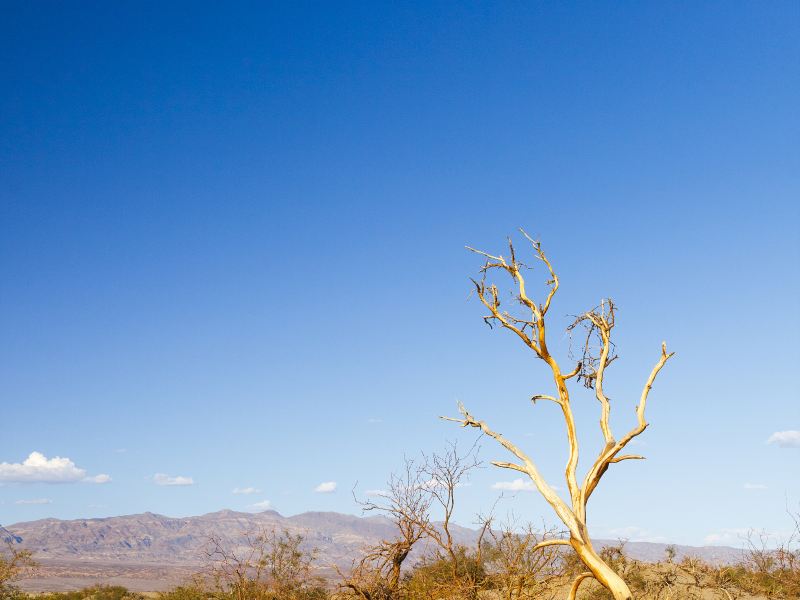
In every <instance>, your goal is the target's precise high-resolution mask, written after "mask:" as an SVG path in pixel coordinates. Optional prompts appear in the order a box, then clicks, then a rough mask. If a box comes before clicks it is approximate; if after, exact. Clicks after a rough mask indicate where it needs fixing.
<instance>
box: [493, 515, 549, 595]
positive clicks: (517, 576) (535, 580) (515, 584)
mask: <svg viewBox="0 0 800 600" xmlns="http://www.w3.org/2000/svg"><path fill="white" fill-rule="evenodd" d="M488 531H489V535H488V539H487V541H486V544H485V548H484V550H483V556H484V563H485V568H486V571H487V580H488V583H489V587H491V588H492V589H494V590H495V592H496V594H495V595H496V596H499V597H500V598H502V599H504V600H534V599H539V598H541V599H542V600H544V599H550V598H554V597H555V593H556V592H555V588H556V587H557V586H558V583H559V582H560V580H561V579H562V576H563V574H564V568H563V561H562V559H561V553H560V552H559V550H558V548H556V547H555V546H542V545H541V542H542V541H545V540H549V539H556V534H557V533H559V532H558V531H556V530H554V529H551V530H547V531H545V532H544V533H543V534H542V533H538V532H537V531H536V530H535V529H534V528H533V526H532V525H530V524H527V525H525V526H524V527H522V528H520V529H518V528H515V527H514V526H513V523H509V524H503V525H501V526H499V527H497V528H490V529H489V530H488Z"/></svg>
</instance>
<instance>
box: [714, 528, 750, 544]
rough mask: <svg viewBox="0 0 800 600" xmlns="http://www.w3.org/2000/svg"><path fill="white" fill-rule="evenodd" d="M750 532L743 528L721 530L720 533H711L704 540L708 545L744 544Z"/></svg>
mask: <svg viewBox="0 0 800 600" xmlns="http://www.w3.org/2000/svg"><path fill="white" fill-rule="evenodd" d="M749 532H750V530H749V529H742V528H732V529H720V530H719V531H715V532H713V533H709V534H708V535H707V536H706V537H704V538H703V541H704V542H705V543H706V544H712V545H715V544H735V543H742V541H743V540H744V539H745V538H746V537H747V534H748V533H749Z"/></svg>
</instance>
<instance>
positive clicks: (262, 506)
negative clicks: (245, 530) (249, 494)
mask: <svg viewBox="0 0 800 600" xmlns="http://www.w3.org/2000/svg"><path fill="white" fill-rule="evenodd" d="M250 508H252V509H255V510H269V509H270V508H272V502H270V501H269V500H262V501H261V502H254V503H253V504H251V505H250Z"/></svg>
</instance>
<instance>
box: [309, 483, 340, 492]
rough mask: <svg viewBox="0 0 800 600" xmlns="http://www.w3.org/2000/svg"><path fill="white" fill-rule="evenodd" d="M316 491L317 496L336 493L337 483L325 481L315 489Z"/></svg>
mask: <svg viewBox="0 0 800 600" xmlns="http://www.w3.org/2000/svg"><path fill="white" fill-rule="evenodd" d="M314 491H315V492H316V493H317V494H332V493H333V492H335V491H336V482H335V481H323V482H322V483H320V484H319V485H318V486H317V487H315V488H314Z"/></svg>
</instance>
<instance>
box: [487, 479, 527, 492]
mask: <svg viewBox="0 0 800 600" xmlns="http://www.w3.org/2000/svg"><path fill="white" fill-rule="evenodd" d="M492 489H493V490H503V491H506V492H535V491H536V485H534V483H533V482H532V481H531V480H530V479H522V478H520V479H515V480H514V481H498V482H497V483H493V484H492Z"/></svg>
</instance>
